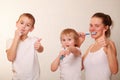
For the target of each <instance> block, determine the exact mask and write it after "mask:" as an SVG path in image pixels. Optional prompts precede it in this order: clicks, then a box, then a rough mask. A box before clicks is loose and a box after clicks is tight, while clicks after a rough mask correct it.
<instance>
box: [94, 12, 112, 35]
mask: <svg viewBox="0 0 120 80" xmlns="http://www.w3.org/2000/svg"><path fill="white" fill-rule="evenodd" d="M93 17H98V18H101V19H102V23H103V24H104V25H105V26H108V30H107V31H106V32H105V36H106V37H110V35H111V30H110V27H111V26H112V20H111V17H110V16H109V15H107V14H104V13H95V14H94V15H93V16H92V18H93Z"/></svg>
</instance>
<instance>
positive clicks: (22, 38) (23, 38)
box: [20, 35, 28, 41]
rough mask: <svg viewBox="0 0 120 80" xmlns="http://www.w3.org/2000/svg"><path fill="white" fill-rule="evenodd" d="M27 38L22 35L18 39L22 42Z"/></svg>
mask: <svg viewBox="0 0 120 80" xmlns="http://www.w3.org/2000/svg"><path fill="white" fill-rule="evenodd" d="M27 37H28V36H27V35H23V36H21V37H20V39H21V40H22V41H24V40H25V39H26V38H27Z"/></svg>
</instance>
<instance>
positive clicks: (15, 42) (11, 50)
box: [6, 30, 20, 62]
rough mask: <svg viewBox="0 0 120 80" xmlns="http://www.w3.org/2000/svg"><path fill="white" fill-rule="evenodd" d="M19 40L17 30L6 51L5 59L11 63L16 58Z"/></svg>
mask: <svg viewBox="0 0 120 80" xmlns="http://www.w3.org/2000/svg"><path fill="white" fill-rule="evenodd" d="M19 40H20V35H19V32H18V30H16V32H15V37H14V39H13V42H12V44H11V46H10V48H9V49H7V50H6V53H7V58H8V60H9V61H11V62H13V61H14V60H15V58H16V51H17V46H18V43H19Z"/></svg>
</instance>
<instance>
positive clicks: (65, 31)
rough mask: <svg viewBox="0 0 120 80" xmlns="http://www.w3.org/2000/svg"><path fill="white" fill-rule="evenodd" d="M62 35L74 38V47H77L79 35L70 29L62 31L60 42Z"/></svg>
mask: <svg viewBox="0 0 120 80" xmlns="http://www.w3.org/2000/svg"><path fill="white" fill-rule="evenodd" d="M63 35H70V36H72V37H73V38H74V40H75V46H77V47H79V35H78V33H77V32H76V31H75V30H74V29H70V28H67V29H64V30H63V31H62V32H61V35H60V40H62V36H63Z"/></svg>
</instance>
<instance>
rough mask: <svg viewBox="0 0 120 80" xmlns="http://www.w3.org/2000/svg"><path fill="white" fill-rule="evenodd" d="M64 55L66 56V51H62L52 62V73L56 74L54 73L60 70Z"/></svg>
mask: <svg viewBox="0 0 120 80" xmlns="http://www.w3.org/2000/svg"><path fill="white" fill-rule="evenodd" d="M62 55H64V56H65V52H64V50H62V51H61V52H60V53H59V55H58V57H57V58H56V59H55V60H54V61H53V62H52V64H51V71H53V72H54V71H56V70H57V69H58V67H59V64H60V57H61V56H62Z"/></svg>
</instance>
